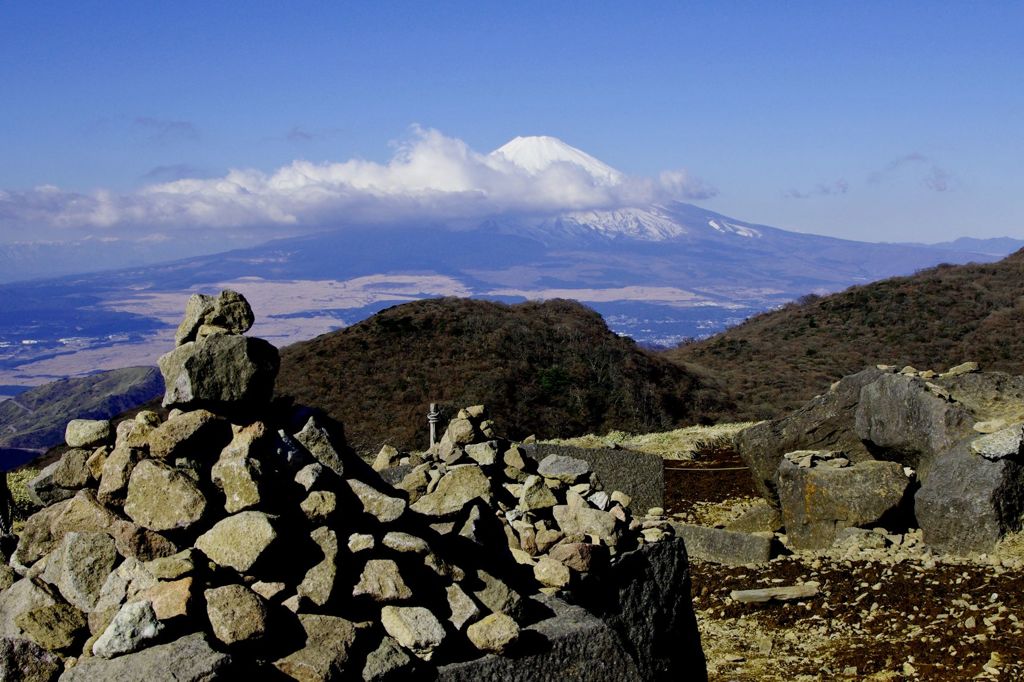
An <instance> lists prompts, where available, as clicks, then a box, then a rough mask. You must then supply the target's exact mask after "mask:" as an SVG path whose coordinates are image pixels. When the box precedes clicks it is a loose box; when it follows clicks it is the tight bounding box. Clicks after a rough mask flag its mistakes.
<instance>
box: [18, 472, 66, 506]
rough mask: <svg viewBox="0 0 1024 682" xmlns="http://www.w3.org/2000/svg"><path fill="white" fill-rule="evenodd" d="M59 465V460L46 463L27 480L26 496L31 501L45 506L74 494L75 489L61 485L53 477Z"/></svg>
mask: <svg viewBox="0 0 1024 682" xmlns="http://www.w3.org/2000/svg"><path fill="white" fill-rule="evenodd" d="M59 466H60V462H59V461H58V462H54V463H52V464H48V465H47V466H45V467H43V469H42V471H40V472H39V473H38V474H36V477H35V478H33V479H32V480H31V481H29V482H28V496H29V498H30V499H31V500H32V502H34V503H35V504H37V505H39V506H46V505H49V504H53V503H55V502H60V501H61V500H66V499H68V498H70V497H73V496H74V494H75V492H76V491H75V490H73V489H69V488H63V487H61V486H59V485H57V482H56V481H55V480H54V479H53V477H54V474H55V473H56V472H57V468H58V467H59Z"/></svg>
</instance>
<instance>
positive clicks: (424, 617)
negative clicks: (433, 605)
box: [380, 606, 445, 661]
mask: <svg viewBox="0 0 1024 682" xmlns="http://www.w3.org/2000/svg"><path fill="white" fill-rule="evenodd" d="M380 622H381V625H383V626H384V630H385V631H386V632H387V633H388V634H389V635H391V636H392V637H394V638H395V640H396V641H397V642H398V643H399V644H401V645H402V646H403V647H405V648H406V649H408V650H409V651H411V652H412V653H413V654H415V655H416V656H418V657H419V658H422V659H423V660H425V661H429V660H430V659H431V657H432V656H433V654H434V650H435V649H437V647H439V646H440V645H441V642H443V641H444V638H445V631H444V627H443V626H442V625H441V623H440V621H438V620H437V618H436V617H434V614H432V613H431V612H430V611H428V610H427V609H425V608H423V607H422V606H385V607H384V608H383V609H381V612H380Z"/></svg>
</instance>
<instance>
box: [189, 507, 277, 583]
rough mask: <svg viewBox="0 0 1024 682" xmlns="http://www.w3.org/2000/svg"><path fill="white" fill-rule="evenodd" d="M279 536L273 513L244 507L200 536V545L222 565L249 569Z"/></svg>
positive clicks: (201, 549)
mask: <svg viewBox="0 0 1024 682" xmlns="http://www.w3.org/2000/svg"><path fill="white" fill-rule="evenodd" d="M276 539H277V530H275V528H274V523H273V517H272V516H270V515H269V514H266V513H264V512H258V511H244V512H239V513H237V514H234V515H232V516H229V517H227V518H226V519H222V520H220V521H218V522H217V523H216V524H215V525H214V526H213V528H211V529H210V530H208V531H206V532H205V533H203V534H202V535H200V536H199V538H198V539H197V540H196V544H195V546H196V549H198V550H199V551H200V552H202V553H203V554H205V555H206V556H208V557H209V558H210V559H211V560H212V561H213V562H215V563H216V564H218V565H220V566H230V567H231V568H233V569H235V570H236V571H239V572H240V573H245V572H246V571H248V570H249V569H250V568H252V567H253V565H254V564H255V563H256V562H257V561H259V559H260V558H261V557H262V556H263V555H264V554H265V553H266V551H267V548H268V547H270V545H271V543H273V542H274V540H276Z"/></svg>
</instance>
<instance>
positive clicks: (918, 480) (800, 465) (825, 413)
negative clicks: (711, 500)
mask: <svg viewBox="0 0 1024 682" xmlns="http://www.w3.org/2000/svg"><path fill="white" fill-rule="evenodd" d="M738 449H739V452H740V455H741V456H742V457H743V459H744V461H745V462H746V463H747V464H748V466H750V468H751V470H752V472H753V474H754V478H755V482H756V483H757V485H758V488H759V490H760V491H761V493H762V495H763V496H764V498H765V499H766V500H767V501H768V502H769V504H770V505H771V506H773V507H774V508H775V509H778V510H780V511H781V517H782V521H783V524H784V526H785V531H786V540H787V542H788V544H789V545H790V546H791V547H792V548H794V549H822V548H825V547H828V546H830V545H831V544H832V543H833V542H834V541H835V540H836V539H837V538H838V537H848V534H843V532H842V531H843V530H844V529H847V528H865V529H871V528H889V529H896V530H899V529H901V528H902V529H907V528H917V527H919V528H920V529H921V530H922V532H923V538H924V542H925V543H926V544H927V545H928V546H931V547H934V548H937V549H941V550H944V551H948V552H952V553H957V554H965V553H970V552H990V551H991V550H992V549H993V548H994V547H995V545H996V543H997V542H998V541H999V540H1000V538H1002V537H1003V536H1004V535H1005V534H1006V533H1007V532H1010V531H1015V530H1019V529H1020V528H1021V521H1022V514H1024V377H1019V376H1010V375H1007V374H1003V373H999V372H981V371H980V369H979V367H978V366H977V364H976V363H964V364H962V365H958V366H956V367H953V368H951V369H949V370H948V371H946V372H942V373H938V372H934V371H931V370H926V371H918V370H917V369H915V368H913V367H904V368H902V369H898V368H897V367H893V366H882V365H880V366H878V367H872V368H869V369H866V370H864V371H862V372H859V373H857V374H854V375H851V376H847V377H844V378H843V379H841V380H840V381H838V382H836V383H835V384H833V386H832V387H831V389H830V390H829V391H828V392H827V393H825V394H824V395H820V396H818V397H816V398H814V399H812V400H811V401H809V402H808V403H807V404H805V405H804V406H803V407H801V408H800V409H798V410H797V411H795V412H793V413H792V414H790V415H787V416H786V417H783V418H781V419H777V420H774V421H770V422H763V423H761V424H758V425H755V426H753V427H751V428H749V429H746V430H745V431H743V432H742V433H741V434H740V435H739V438H738Z"/></svg>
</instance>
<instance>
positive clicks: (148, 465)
mask: <svg viewBox="0 0 1024 682" xmlns="http://www.w3.org/2000/svg"><path fill="white" fill-rule="evenodd" d="M124 513H125V514H127V515H128V517H129V518H131V520H132V521H134V522H135V523H137V524H139V525H140V526H142V527H143V528H149V529H150V530H155V531H161V530H172V529H175V528H188V527H189V526H191V525H193V524H195V523H196V522H197V521H199V520H200V519H202V518H203V514H205V513H206V497H204V496H203V493H202V492H201V491H200V490H199V488H198V486H196V484H195V482H194V481H192V479H190V478H189V477H188V476H186V475H185V474H183V473H181V472H180V471H177V470H176V469H173V468H171V467H169V466H167V465H166V464H162V463H159V462H157V461H155V460H152V459H146V460H143V461H141V462H139V463H138V464H137V465H136V466H135V469H134V471H132V477H131V480H130V481H129V482H128V496H127V498H126V500H125V504H124Z"/></svg>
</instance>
